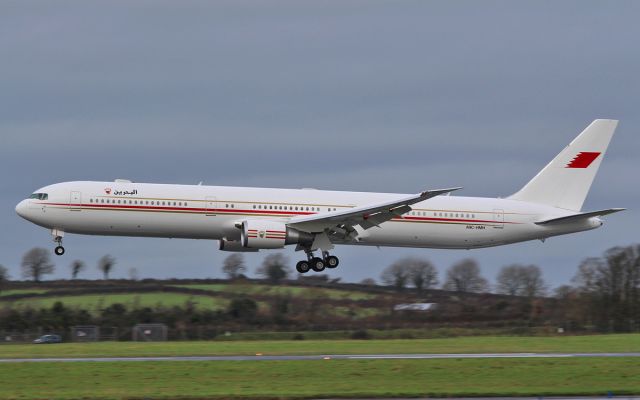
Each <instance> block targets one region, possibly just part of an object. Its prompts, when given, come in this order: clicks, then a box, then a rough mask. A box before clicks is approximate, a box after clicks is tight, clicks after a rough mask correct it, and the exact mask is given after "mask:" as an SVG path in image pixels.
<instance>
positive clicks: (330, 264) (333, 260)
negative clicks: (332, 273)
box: [324, 256, 340, 268]
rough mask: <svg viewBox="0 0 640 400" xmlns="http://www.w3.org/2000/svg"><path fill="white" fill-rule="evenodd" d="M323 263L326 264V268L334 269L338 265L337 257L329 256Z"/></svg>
mask: <svg viewBox="0 0 640 400" xmlns="http://www.w3.org/2000/svg"><path fill="white" fill-rule="evenodd" d="M324 263H325V264H326V266H327V268H336V267H337V266H338V265H339V264H340V260H338V257H336V256H329V257H327V259H326V260H325V261H324Z"/></svg>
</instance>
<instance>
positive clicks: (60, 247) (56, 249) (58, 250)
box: [53, 246, 64, 256]
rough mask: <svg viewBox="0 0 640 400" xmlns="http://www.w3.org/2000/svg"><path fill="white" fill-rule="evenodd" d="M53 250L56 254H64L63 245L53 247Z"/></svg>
mask: <svg viewBox="0 0 640 400" xmlns="http://www.w3.org/2000/svg"><path fill="white" fill-rule="evenodd" d="M53 252H54V253H56V255H57V256H61V255H63V254H64V247H62V246H58V247H56V248H55V249H53Z"/></svg>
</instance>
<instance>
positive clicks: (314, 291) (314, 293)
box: [171, 283, 377, 300]
mask: <svg viewBox="0 0 640 400" xmlns="http://www.w3.org/2000/svg"><path fill="white" fill-rule="evenodd" d="M171 286H174V287H181V288H187V289H200V290H209V291H213V292H225V293H235V294H245V295H263V296H276V295H280V296H282V295H290V296H302V297H310V298H316V297H327V298H330V299H336V300H340V299H345V300H347V299H348V300H369V299H373V298H375V297H376V296H377V295H375V294H369V293H363V292H359V291H355V290H354V291H351V290H339V289H326V288H310V287H300V286H274V285H260V284H240V283H233V284H223V283H218V284H216V283H211V284H187V285H171Z"/></svg>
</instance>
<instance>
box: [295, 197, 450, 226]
mask: <svg viewBox="0 0 640 400" xmlns="http://www.w3.org/2000/svg"><path fill="white" fill-rule="evenodd" d="M459 189H462V188H461V187H455V188H449V189H436V190H425V191H424V192H421V193H418V194H415V195H412V196H408V197H405V198H402V199H399V200H393V201H388V202H384V203H375V204H368V205H364V206H359V207H354V208H351V209H349V210H341V211H334V212H330V213H326V214H315V215H310V216H301V217H294V218H292V219H291V220H289V222H288V223H287V226H289V227H291V228H295V229H299V230H302V231H305V232H323V231H324V230H325V229H332V228H337V227H342V228H344V227H346V228H347V230H349V229H348V228H351V229H353V227H355V226H360V227H362V228H363V229H369V228H372V227H374V226H378V225H380V224H381V223H383V222H386V221H389V220H391V219H392V218H394V217H396V216H400V215H402V214H405V213H407V212H409V211H411V205H412V204H416V203H419V202H421V201H425V200H428V199H430V198H432V197H435V196H439V195H441V194H445V193H450V192H453V191H455V190H459Z"/></svg>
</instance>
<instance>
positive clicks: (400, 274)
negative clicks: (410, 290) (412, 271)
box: [380, 260, 409, 291]
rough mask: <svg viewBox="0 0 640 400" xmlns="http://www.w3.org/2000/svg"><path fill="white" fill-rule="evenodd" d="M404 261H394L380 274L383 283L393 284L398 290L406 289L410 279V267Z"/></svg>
mask: <svg viewBox="0 0 640 400" xmlns="http://www.w3.org/2000/svg"><path fill="white" fill-rule="evenodd" d="M402 261H403V260H400V261H396V262H394V263H393V264H391V265H389V266H388V267H387V268H385V269H384V270H383V271H382V274H380V280H381V281H382V283H384V284H385V285H388V286H393V287H394V288H395V289H396V290H397V291H401V290H402V289H404V288H405V287H406V286H407V283H408V281H409V267H408V266H407V265H405V264H404V263H403V262H402Z"/></svg>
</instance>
